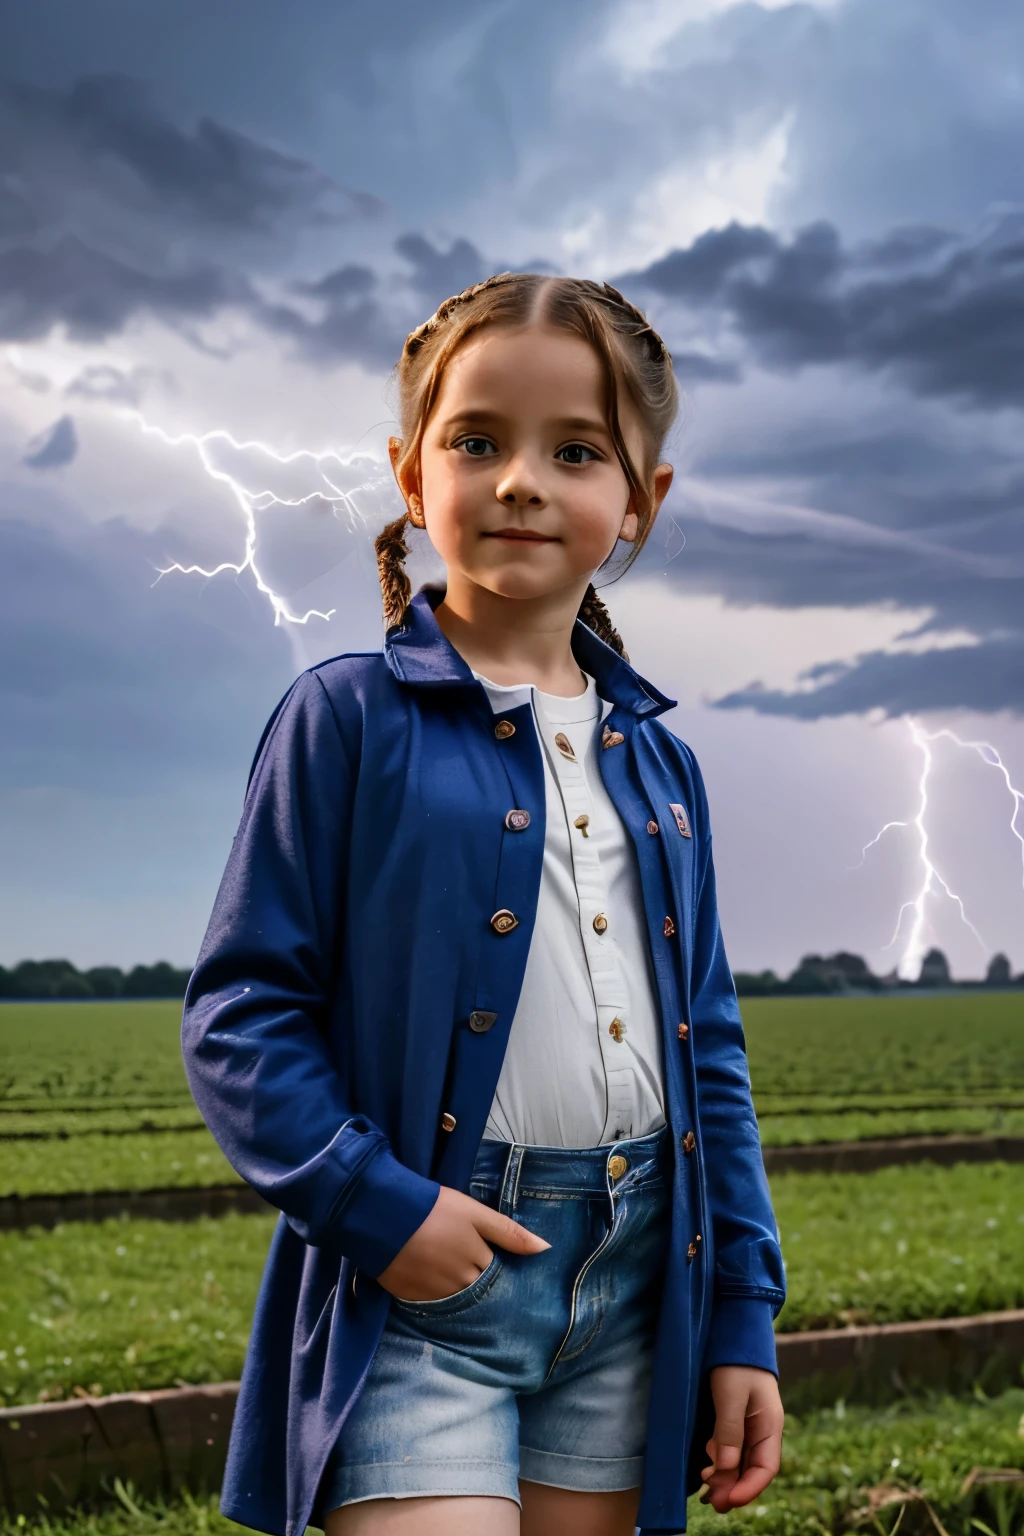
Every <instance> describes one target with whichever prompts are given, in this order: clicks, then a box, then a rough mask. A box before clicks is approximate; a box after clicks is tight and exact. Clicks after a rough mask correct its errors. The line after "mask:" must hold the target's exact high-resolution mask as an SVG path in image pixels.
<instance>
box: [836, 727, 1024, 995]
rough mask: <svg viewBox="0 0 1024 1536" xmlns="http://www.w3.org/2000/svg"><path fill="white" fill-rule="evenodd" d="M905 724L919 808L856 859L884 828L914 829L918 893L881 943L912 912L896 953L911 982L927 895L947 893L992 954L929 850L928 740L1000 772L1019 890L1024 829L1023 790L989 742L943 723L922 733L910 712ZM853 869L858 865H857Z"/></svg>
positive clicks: (920, 953)
mask: <svg viewBox="0 0 1024 1536" xmlns="http://www.w3.org/2000/svg"><path fill="white" fill-rule="evenodd" d="M905 724H906V726H907V729H908V730H909V732H910V737H911V740H912V742H913V744H914V746H915V747H916V748H917V750H918V751H919V752H920V754H921V773H920V776H919V778H918V783H917V792H918V803H917V812H916V814H915V815H914V817H913V818H912V819H911V820H910V821H887V822H886V823H885V825H884V826H883V827H882V828H880V830H879V831H878V832H876V833H875V836H874V837H873V838H872V839H871V841H870V842H869V843H865V845H864V847H863V848H862V849H861V858H860V863H861V864H863V863H864V861H865V859H866V858H867V855H868V853H869V851H870V850H871V849H872V848H874V847H875V845H876V844H877V843H879V842H881V840H882V838H883V837H884V836H885V834H886V833H887V832H889V831H892V830H893V829H894V828H904V829H906V828H912V829H913V830H914V832H915V834H916V837H917V855H918V859H919V861H920V866H921V884H920V886H919V888H918V891H917V894H916V896H914V897H913V898H912V899H911V900H910V901H905V902H904V903H903V905H902V906H901V907H900V910H899V916H898V917H897V920H896V928H895V931H894V932H893V936H892V938H891V939H890V940H889V943H888V944H887V945H885V948H886V949H890V948H891V947H892V946H893V945H894V944H895V943H896V942H897V940H898V939H899V937H900V933H901V931H902V928H903V919H904V916H905V915H906V913H908V912H912V913H913V921H912V923H911V926H910V933H909V935H908V937H907V941H906V944H905V946H904V949H903V953H902V955H901V957H900V961H899V965H898V967H897V970H898V973H899V975H900V976H901V977H902V978H903V979H904V980H907V981H913V980H916V979H917V977H918V975H919V974H920V970H921V962H922V961H923V959H924V956H925V936H926V934H927V932H928V927H929V924H928V916H927V908H928V900H929V897H931V896H935V895H938V894H941V895H944V896H946V897H947V898H948V899H949V900H950V901H953V902H955V903H956V906H957V909H958V911H959V913H960V919H961V921H962V922H963V923H964V925H965V926H966V927H967V928H969V929H970V931H971V933H972V934H973V935H974V937H975V938H976V939H977V941H978V943H979V944H980V946H981V948H982V949H983V950H984V951H985V953H986V955H987V954H989V953H991V951H990V947H989V945H988V944H987V943H986V942H985V940H984V939H983V938H982V936H981V934H980V933H979V932H978V930H977V928H976V927H975V926H974V924H973V923H972V922H971V920H970V918H969V917H968V916H967V912H966V909H965V907H964V903H963V900H962V898H961V897H960V896H958V895H957V893H956V892H955V891H954V890H953V889H952V888H951V887H950V885H949V883H948V882H947V881H946V880H945V879H944V878H943V876H942V875H941V874H940V873H939V871H938V869H937V868H936V866H935V864H934V862H933V859H932V856H931V853H930V851H929V842H928V825H927V816H928V786H929V780H930V779H931V773H932V768H933V766H934V755H933V753H932V743H933V742H936V741H941V740H946V741H951V742H953V744H954V745H955V746H957V747H960V748H962V749H963V750H964V751H973V752H975V753H977V755H978V756H979V757H980V758H981V760H982V762H983V763H985V765H986V766H987V767H989V768H995V769H996V770H997V771H998V772H999V773H1000V774H1001V775H1002V779H1003V782H1004V784H1005V785H1006V788H1007V791H1008V792H1009V795H1010V797H1011V800H1012V802H1013V811H1012V813H1011V816H1010V832H1011V834H1012V835H1013V837H1015V838H1016V840H1017V842H1018V843H1019V844H1020V849H1021V885H1022V888H1024V829H1022V828H1021V827H1019V826H1018V818H1019V817H1020V814H1021V809H1022V807H1024V793H1022V791H1021V790H1019V789H1017V788H1016V786H1015V785H1014V783H1013V780H1012V779H1011V777H1010V771H1009V769H1008V768H1007V766H1006V764H1005V763H1004V762H1003V760H1002V758H1001V757H1000V755H999V752H998V751H997V749H996V748H995V747H994V746H993V745H992V743H991V742H988V741H965V740H964V739H963V738H962V737H960V736H958V735H957V734H956V732H955V731H952V730H950V729H949V728H948V727H943V728H942V729H941V730H938V731H926V730H925V729H924V727H923V726H922V725H921V723H920V722H919V721H918V720H915V719H914V718H913V716H910V715H908V716H906V717H905ZM857 867H858V868H859V867H860V865H858V866H857Z"/></svg>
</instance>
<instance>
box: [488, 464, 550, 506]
mask: <svg viewBox="0 0 1024 1536" xmlns="http://www.w3.org/2000/svg"><path fill="white" fill-rule="evenodd" d="M495 490H496V493H497V497H498V500H499V501H502V502H504V503H505V505H506V506H509V507H543V506H545V505H546V504H547V499H548V498H547V496H546V495H545V493H544V487H543V485H542V483H541V480H540V476H539V475H537V474H536V473H535V472H534V471H533V470H532V469H531V467H530V465H529V464H527V463H526V462H525V461H524V460H522V459H513V460H512V462H511V463H510V464H509V465H508V467H507V468H506V470H505V473H504V474H503V475H502V477H501V479H500V480H499V481H498V484H497V486H496V487H495Z"/></svg>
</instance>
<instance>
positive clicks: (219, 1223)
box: [0, 1215, 274, 1404]
mask: <svg viewBox="0 0 1024 1536" xmlns="http://www.w3.org/2000/svg"><path fill="white" fill-rule="evenodd" d="M273 1226H274V1217H273V1216H236V1215H229V1216H224V1217H221V1218H219V1219H218V1220H210V1219H205V1220H201V1221H197V1222H189V1223H187V1224H183V1225H176V1224H173V1223H167V1222H159V1221H133V1220H128V1219H127V1218H125V1219H122V1220H112V1221H104V1222H98V1223H95V1224H92V1223H85V1222H82V1223H78V1222H69V1223H68V1224H67V1225H66V1226H62V1227H57V1228H55V1229H54V1230H53V1231H52V1232H42V1231H40V1230H38V1229H31V1230H29V1231H27V1232H5V1233H2V1234H0V1401H2V1402H5V1403H7V1404H11V1403H26V1402H38V1401H40V1400H42V1401H47V1400H48V1399H54V1398H60V1397H68V1396H70V1395H72V1394H73V1393H74V1392H75V1391H76V1390H77V1391H78V1392H82V1391H85V1392H89V1393H91V1394H93V1395H99V1394H101V1393H107V1392H128V1391H134V1390H136V1389H140V1388H147V1387H168V1386H174V1385H175V1384H176V1383H178V1382H183V1381H184V1382H206V1381H229V1380H234V1379H236V1378H237V1377H238V1375H239V1372H240V1370H241V1366H242V1359H243V1356H244V1353H245V1346H246V1342H247V1340H248V1335H249V1326H250V1322H251V1319H252V1312H253V1305H254V1302H255V1299H256V1289H257V1286H258V1284H259V1278H260V1274H261V1272H262V1268H263V1262H264V1259H265V1257H266V1252H267V1247H268V1244H269V1241H270V1234H271V1231H272V1230H273Z"/></svg>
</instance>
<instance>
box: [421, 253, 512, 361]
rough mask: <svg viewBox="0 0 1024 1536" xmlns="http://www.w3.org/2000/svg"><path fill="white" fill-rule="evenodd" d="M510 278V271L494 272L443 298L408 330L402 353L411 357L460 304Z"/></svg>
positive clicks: (498, 286) (502, 285)
mask: <svg viewBox="0 0 1024 1536" xmlns="http://www.w3.org/2000/svg"><path fill="white" fill-rule="evenodd" d="M512 278H513V274H512V273H511V272H496V273H495V274H494V276H493V277H487V278H484V281H483V282H482V283H471V284H470V286H469V287H468V288H463V290H462V292H461V293H456V294H453V295H452V297H451V298H450V299H445V301H444V303H443V304H440V305H438V307H437V309H436V310H435V311H434V313H433V314H432V315H431V317H430V319H429V320H424V322H423V324H422V325H418V326H417V327H416V329H415V330H414V331H410V332H409V334H408V336H407V337H406V338H405V347H404V348H403V352H404V355H405V356H406V357H411V356H412V355H413V353H415V352H418V351H419V349H420V347H422V345H423V343H424V342H425V341H426V340H427V338H428V337H429V336H432V335H433V334H434V332H435V331H437V330H440V328H441V326H442V325H444V324H445V322H446V321H447V320H450V319H451V316H452V312H453V311H454V310H456V309H458V307H459V305H460V304H468V303H469V301H470V299H475V298H476V297H477V295H478V294H481V293H488V292H489V291H490V290H491V289H492V288H501V287H504V285H505V284H506V283H508V282H511V281H512Z"/></svg>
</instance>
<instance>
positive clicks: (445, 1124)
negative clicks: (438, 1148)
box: [441, 1110, 456, 1131]
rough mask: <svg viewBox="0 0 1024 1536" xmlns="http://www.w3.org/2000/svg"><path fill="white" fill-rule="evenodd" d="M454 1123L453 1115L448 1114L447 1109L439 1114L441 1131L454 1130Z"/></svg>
mask: <svg viewBox="0 0 1024 1536" xmlns="http://www.w3.org/2000/svg"><path fill="white" fill-rule="evenodd" d="M455 1125H456V1120H455V1116H454V1115H450V1114H449V1113H448V1111H447V1110H445V1112H444V1114H443V1115H442V1116H441V1129H442V1131H454V1129H455Z"/></svg>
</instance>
